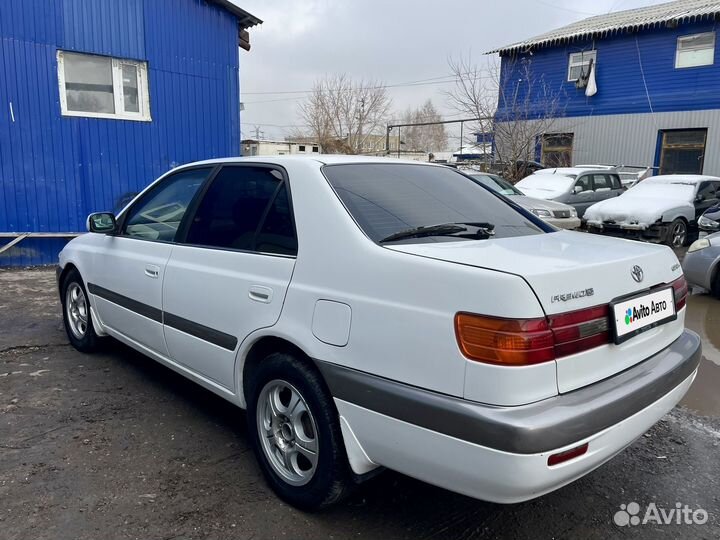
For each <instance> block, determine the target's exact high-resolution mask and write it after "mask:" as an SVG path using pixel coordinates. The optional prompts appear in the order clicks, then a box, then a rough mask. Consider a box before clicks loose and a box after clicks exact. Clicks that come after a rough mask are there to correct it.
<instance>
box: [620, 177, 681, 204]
mask: <svg viewBox="0 0 720 540" xmlns="http://www.w3.org/2000/svg"><path fill="white" fill-rule="evenodd" d="M623 196H624V197H628V196H630V197H643V198H646V199H673V200H677V201H692V200H693V199H694V197H695V186H694V185H693V184H669V183H662V182H650V181H647V180H645V181H643V182H640V183H639V184H637V185H636V186H634V187H631V188H630V189H628V190H627V191H626V192H625V193H624V194H623Z"/></svg>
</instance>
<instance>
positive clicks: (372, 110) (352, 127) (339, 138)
mask: <svg viewBox="0 0 720 540" xmlns="http://www.w3.org/2000/svg"><path fill="white" fill-rule="evenodd" d="M390 105H391V100H390V98H389V97H388V95H387V91H386V89H385V87H384V86H383V85H382V84H381V83H378V82H376V81H364V80H359V81H353V80H352V79H351V78H350V77H349V76H348V75H346V74H340V75H331V76H327V77H325V78H323V79H320V80H318V81H316V82H315V85H314V87H313V91H312V93H311V94H310V96H308V98H307V99H306V100H305V101H304V102H303V103H301V104H300V116H301V118H302V119H303V120H304V121H305V123H306V124H307V125H308V129H309V131H310V133H311V134H312V135H313V136H314V137H315V138H316V139H317V140H318V142H319V143H320V145H321V146H322V147H323V151H324V152H327V153H343V154H360V153H362V152H363V149H364V148H365V146H366V143H367V140H368V138H369V137H371V136H373V135H378V134H380V133H381V132H382V130H381V127H382V126H384V125H385V122H386V121H387V118H388V116H389V113H390Z"/></svg>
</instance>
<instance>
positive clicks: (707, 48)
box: [675, 32, 715, 68]
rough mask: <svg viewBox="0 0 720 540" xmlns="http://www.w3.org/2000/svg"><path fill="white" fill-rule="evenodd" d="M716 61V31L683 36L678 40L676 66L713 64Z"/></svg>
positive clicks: (686, 66)
mask: <svg viewBox="0 0 720 540" xmlns="http://www.w3.org/2000/svg"><path fill="white" fill-rule="evenodd" d="M714 61H715V32H705V33H702V34H694V35H692V36H682V37H679V38H678V40H677V50H676V52H675V67H676V68H688V67H696V66H711V65H712V64H713V62H714Z"/></svg>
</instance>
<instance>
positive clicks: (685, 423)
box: [0, 269, 720, 540]
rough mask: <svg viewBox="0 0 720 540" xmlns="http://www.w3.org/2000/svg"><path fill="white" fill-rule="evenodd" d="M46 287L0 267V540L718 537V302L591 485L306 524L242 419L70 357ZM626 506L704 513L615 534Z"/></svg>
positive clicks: (144, 362)
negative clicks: (642, 425)
mask: <svg viewBox="0 0 720 540" xmlns="http://www.w3.org/2000/svg"><path fill="white" fill-rule="evenodd" d="M54 279H55V278H54V272H53V270H47V269H46V270H29V271H28V270H25V271H2V270H0V538H3V539H8V540H9V539H28V540H29V539H33V540H34V539H53V540H57V539H66V538H68V539H70V538H72V539H93V540H96V539H114V538H118V539H121V538H137V539H185V538H187V539H190V538H217V539H229V538H238V539H250V538H288V539H295V538H300V539H304V538H308V539H310V538H313V539H314V538H351V537H352V538H382V539H392V538H408V539H410V538H412V539H416V538H466V539H471V538H517V539H522V538H528V539H529V538H533V539H535V538H576V537H582V538H587V539H596V538H597V539H606V538H616V537H628V538H629V537H632V538H720V510H719V509H720V484H719V482H718V476H719V475H720V390H719V389H720V325H719V324H718V323H719V322H720V300H716V299H713V298H710V297H708V296H702V295H695V296H693V297H692V298H691V299H690V301H689V311H688V326H689V327H690V328H693V329H694V330H695V331H697V332H699V333H700V335H701V336H702V337H703V341H704V349H705V358H704V359H703V362H702V366H701V371H700V376H699V377H698V379H697V380H696V382H695V384H694V386H693V388H692V389H691V391H690V393H689V394H688V396H687V397H686V398H685V400H684V402H683V404H684V406H683V407H678V408H676V409H675V410H674V411H672V412H671V413H670V414H669V415H667V416H666V417H665V419H663V420H662V421H661V422H660V423H659V424H658V425H657V426H655V427H654V428H653V429H652V430H651V431H650V432H649V433H648V434H646V435H645V436H644V437H641V438H640V439H639V440H638V441H637V442H636V443H634V444H633V445H632V446H631V447H630V448H628V449H627V450H625V451H624V452H623V453H621V454H620V455H619V456H618V457H616V458H615V459H613V460H612V461H611V462H609V463H607V464H606V465H604V466H603V467H601V468H600V469H598V470H596V471H595V472H593V473H591V474H590V475H588V476H587V477H585V478H583V479H581V480H579V481H577V482H575V483H573V484H571V485H569V486H567V487H565V488H563V489H560V490H558V491H556V492H554V493H551V494H549V495H547V496H545V497H542V498H540V499H537V500H535V501H531V502H528V503H523V504H519V505H513V506H502V505H496V504H489V503H484V502H480V501H476V500H473V499H470V498H467V497H463V496H461V495H456V494H453V493H451V492H448V491H445V490H443V489H440V488H436V487H433V486H430V485H427V484H424V483H422V482H419V481H416V480H413V479H411V478H408V477H405V476H402V475H400V474H396V473H392V472H385V473H383V474H381V475H380V476H378V477H376V478H375V479H373V480H371V481H369V482H367V483H365V484H363V485H362V486H361V487H360V488H359V489H358V490H357V492H356V493H355V494H354V495H353V496H352V497H351V498H349V499H348V500H346V501H344V502H343V503H341V504H340V505H338V506H337V507H334V508H332V509H329V510H327V511H325V512H322V513H317V514H305V513H302V512H299V511H297V510H295V509H293V508H291V507H289V506H287V505H286V504H284V503H282V502H280V501H279V500H278V499H277V498H276V497H275V496H274V495H273V493H272V492H271V491H270V490H269V489H268V487H267V486H266V485H265V483H264V481H263V479H262V477H261V474H260V472H259V469H258V467H257V465H256V463H255V460H254V457H253V455H252V452H251V451H250V449H249V446H248V437H247V433H246V426H245V420H244V415H243V412H242V411H240V410H239V409H236V408H235V407H234V406H232V405H230V404H229V403H226V402H225V401H223V400H222V399H220V398H218V397H216V396H214V395H213V394H211V393H209V392H207V391H205V390H203V389H202V388H200V387H198V386H196V385H194V384H193V383H191V382H189V381H186V380H185V379H183V378H182V377H180V376H179V375H177V374H175V373H174V372H172V371H170V370H168V369H166V368H164V367H162V366H160V365H159V364H156V363H155V362H153V361H151V360H149V359H148V358H145V357H143V356H142V355H140V354H138V353H136V352H134V351H132V350H130V349H128V348H127V347H124V346H122V345H120V344H118V343H116V342H112V343H111V344H110V345H109V346H108V347H107V350H106V351H105V352H104V353H102V354H98V355H93V356H86V355H83V354H80V353H78V352H77V351H75V350H74V349H72V348H71V347H70V346H69V345H68V344H67V339H66V337H65V334H64V332H63V330H62V325H61V319H60V308H59V302H58V299H57V294H56V292H55V283H54ZM441 458H442V457H441V456H439V459H441ZM630 502H637V503H639V504H640V506H641V507H642V508H643V512H644V508H645V507H646V506H647V505H648V504H650V503H653V502H654V503H655V504H656V505H657V506H658V507H663V508H666V509H672V508H674V507H675V505H676V503H682V504H687V505H688V506H689V507H691V508H692V509H697V508H702V509H704V510H706V511H707V512H708V513H709V514H710V517H709V520H708V522H707V523H706V524H704V525H677V524H673V525H657V524H645V525H642V524H641V525H637V526H632V527H626V528H620V527H617V526H616V525H615V524H614V523H613V515H614V514H615V513H616V512H617V511H618V510H620V505H621V504H628V503H630Z"/></svg>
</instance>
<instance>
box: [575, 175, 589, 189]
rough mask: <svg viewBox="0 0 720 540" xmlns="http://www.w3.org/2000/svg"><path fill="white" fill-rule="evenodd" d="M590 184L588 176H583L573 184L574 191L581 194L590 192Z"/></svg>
mask: <svg viewBox="0 0 720 540" xmlns="http://www.w3.org/2000/svg"><path fill="white" fill-rule="evenodd" d="M592 189H593V188H592V182H591V176H590V175H589V174H586V175H585V176H581V177H580V178H578V179H577V182H575V191H576V192H577V193H582V192H583V191H592Z"/></svg>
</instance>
